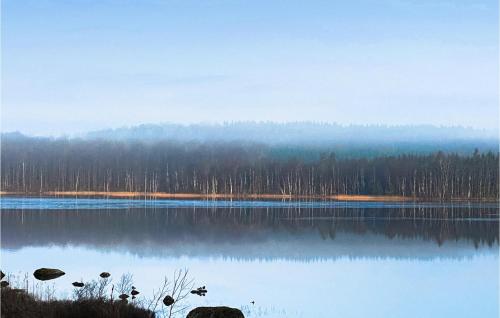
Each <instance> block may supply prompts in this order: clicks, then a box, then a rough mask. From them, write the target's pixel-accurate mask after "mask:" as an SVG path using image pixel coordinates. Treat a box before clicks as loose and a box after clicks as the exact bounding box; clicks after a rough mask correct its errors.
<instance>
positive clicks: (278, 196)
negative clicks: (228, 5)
mask: <svg viewBox="0 0 500 318" xmlns="http://www.w3.org/2000/svg"><path fill="white" fill-rule="evenodd" d="M21 195H25V196H48V197H107V198H130V199H134V198H137V199H140V198H153V199H186V200H187V199H252V200H331V201H372V202H404V201H417V200H416V199H415V198H411V197H403V196H393V195H380V196H374V195H345V194H339V195H329V196H321V195H316V196H308V195H282V194H229V193H209V194H200V193H165V192H154V193H149V192H148V193H144V192H119V191H118V192H105V191H47V192H42V193H22V192H7V191H0V196H21Z"/></svg>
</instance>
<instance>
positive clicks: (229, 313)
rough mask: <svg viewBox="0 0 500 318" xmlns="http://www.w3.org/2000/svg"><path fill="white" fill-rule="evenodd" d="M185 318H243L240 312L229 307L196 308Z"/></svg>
mask: <svg viewBox="0 0 500 318" xmlns="http://www.w3.org/2000/svg"><path fill="white" fill-rule="evenodd" d="M186 318H245V316H243V313H242V312H241V310H239V309H236V308H231V307H198V308H195V309H193V310H191V311H190V312H189V313H188V315H187V317H186Z"/></svg>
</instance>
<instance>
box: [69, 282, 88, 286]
mask: <svg viewBox="0 0 500 318" xmlns="http://www.w3.org/2000/svg"><path fill="white" fill-rule="evenodd" d="M71 285H73V286H75V287H83V286H85V284H84V283H80V282H73V283H72V284H71Z"/></svg>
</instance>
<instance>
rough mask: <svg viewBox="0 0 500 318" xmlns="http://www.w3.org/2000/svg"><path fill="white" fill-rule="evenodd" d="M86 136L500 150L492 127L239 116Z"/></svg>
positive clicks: (363, 152)
mask: <svg viewBox="0 0 500 318" xmlns="http://www.w3.org/2000/svg"><path fill="white" fill-rule="evenodd" d="M83 138H84V139H90V140H95V139H100V140H112V141H145V142H154V141H180V142H201V143H206V142H210V143H213V142H244V143H258V144H262V145H268V146H272V147H271V148H272V150H271V151H272V152H273V154H274V155H275V156H276V157H280V158H287V157H300V158H303V159H306V160H315V159H318V158H319V156H320V154H321V153H324V152H332V151H333V152H335V153H336V155H337V157H339V158H342V157H350V158H359V157H376V156H384V155H398V154H403V153H414V154H428V153H432V152H436V151H444V152H454V153H458V154H463V155H466V154H470V153H472V152H473V151H474V150H475V149H476V148H477V149H479V150H480V151H482V152H487V151H493V152H497V151H498V136H497V134H496V132H494V131H488V130H477V129H472V128H463V127H436V126H374V125H369V126H362V125H350V126H341V125H338V124H326V123H312V122H296V123H282V124H280V123H273V122H236V123H225V124H193V125H179V124H148V125H140V126H133V127H122V128H117V129H108V130H100V131H94V132H90V133H88V134H86V135H85V136H83Z"/></svg>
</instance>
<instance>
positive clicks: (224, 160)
mask: <svg viewBox="0 0 500 318" xmlns="http://www.w3.org/2000/svg"><path fill="white" fill-rule="evenodd" d="M1 159H2V160H1V172H2V176H1V187H2V190H3V191H11V192H22V193H46V192H48V191H62V192H82V191H98V192H141V193H158V192H162V193H167V194H179V193H188V194H189V193H190V194H203V195H209V194H210V195H216V194H229V195H263V194H265V195H281V196H284V195H289V196H293V195H296V196H325V197H326V196H334V195H392V196H401V197H408V198H433V199H440V200H447V199H468V200H471V199H478V200H485V199H490V200H496V199H497V196H498V192H499V185H498V184H499V183H498V171H499V170H498V166H499V155H498V153H492V152H488V153H486V154H483V153H480V152H479V151H475V152H474V153H471V154H470V155H467V156H463V155H458V154H453V153H442V152H437V153H434V154H425V155H412V154H403V155H398V156H387V157H375V158H350V159H349V158H343V159H339V158H337V157H336V155H335V153H325V154H323V155H322V156H321V157H320V158H319V159H317V160H305V159H304V158H302V157H300V156H294V155H289V156H286V157H276V156H273V155H272V151H269V149H268V148H267V147H266V146H259V145H255V144H247V145H239V144H234V143H211V144H200V143H189V144H186V143H182V144H181V143H175V142H165V141H159V142H151V143H143V142H133V143H130V142H121V141H115V142H112V141H84V140H53V139H34V138H22V139H5V140H4V139H3V140H2V154H1Z"/></svg>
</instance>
